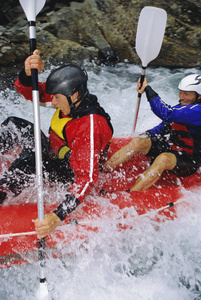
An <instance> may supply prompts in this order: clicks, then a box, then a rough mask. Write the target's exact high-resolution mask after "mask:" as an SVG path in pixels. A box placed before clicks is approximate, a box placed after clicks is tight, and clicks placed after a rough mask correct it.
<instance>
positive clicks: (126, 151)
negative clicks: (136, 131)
mask: <svg viewBox="0 0 201 300" xmlns="http://www.w3.org/2000/svg"><path fill="white" fill-rule="evenodd" d="M150 148H151V140H150V139H149V138H141V137H135V138H134V139H132V140H131V141H130V143H128V144H127V145H126V146H124V147H122V148H121V149H120V150H118V151H117V152H116V153H114V154H113V155H112V157H111V158H110V159H109V160H108V161H107V162H106V163H105V164H104V167H103V170H104V171H105V172H111V171H112V170H113V168H115V167H116V166H118V165H120V164H124V163H126V162H127V161H129V160H130V159H131V158H132V157H133V156H134V155H136V154H137V153H141V154H143V155H146V154H147V153H148V152H149V150H150Z"/></svg>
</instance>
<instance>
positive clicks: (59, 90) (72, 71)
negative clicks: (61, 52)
mask: <svg viewBox="0 0 201 300" xmlns="http://www.w3.org/2000/svg"><path fill="white" fill-rule="evenodd" d="M87 79H88V76H87V73H86V71H85V70H82V69H81V68H80V67H78V66H76V65H74V64H68V65H65V66H62V67H60V68H58V69H56V70H54V71H53V72H52V73H51V74H50V75H49V76H48V78H47V81H46V93H47V94H62V95H64V96H66V97H67V98H68V97H70V96H72V95H73V94H74V93H75V92H77V91H79V90H80V91H81V95H80V96H82V97H83V95H84V94H85V93H86V91H87Z"/></svg>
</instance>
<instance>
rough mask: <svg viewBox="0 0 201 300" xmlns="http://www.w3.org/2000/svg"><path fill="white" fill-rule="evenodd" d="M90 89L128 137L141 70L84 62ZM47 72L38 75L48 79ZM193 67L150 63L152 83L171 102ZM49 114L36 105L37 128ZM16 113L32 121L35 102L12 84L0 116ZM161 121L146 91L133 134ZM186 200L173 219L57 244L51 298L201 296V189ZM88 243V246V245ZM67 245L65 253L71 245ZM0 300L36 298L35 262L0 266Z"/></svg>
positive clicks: (174, 299)
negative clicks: (187, 203) (58, 255)
mask: <svg viewBox="0 0 201 300" xmlns="http://www.w3.org/2000/svg"><path fill="white" fill-rule="evenodd" d="M85 67H86V70H87V71H88V74H89V90H90V92H91V93H93V94H96V95H97V96H98V98H99V102H100V103H101V105H102V106H103V107H104V108H105V109H106V111H107V112H108V113H109V114H110V116H111V119H112V123H113V126H114V130H115V132H114V135H122V134H126V135H131V134H132V128H133V121H134V115H135V106H136V102H137V92H136V83H137V79H138V78H139V76H140V73H141V68H140V67H139V66H136V65H130V64H126V63H125V64H119V65H117V66H115V67H109V66H100V67H98V66H94V65H92V64H86V66H85ZM49 72H50V70H48V71H45V72H44V73H42V74H40V77H39V78H40V79H41V80H45V78H46V77H47V75H48V74H49ZM199 72H200V70H198V69H176V70H169V69H166V68H150V67H148V68H147V71H146V76H147V79H148V82H149V83H150V85H151V86H152V88H153V89H155V90H156V92H158V94H159V95H160V96H161V98H162V99H163V100H164V101H165V102H167V103H168V104H171V105H174V104H176V103H177V102H178V89H177V86H178V83H179V81H180V80H181V79H182V78H183V77H184V76H186V75H188V74H190V73H199ZM52 114H53V112H52V110H51V109H46V108H41V116H42V117H41V127H42V129H43V130H44V132H45V133H47V132H48V128H49V123H50V120H51V116H52ZM11 115H15V116H18V117H22V118H26V119H28V120H30V121H33V110H32V104H31V102H29V101H25V100H24V99H23V98H22V97H21V96H20V95H18V94H17V92H16V91H14V89H12V88H11V89H10V88H7V89H4V90H1V92H0V122H2V121H3V120H4V119H5V118H6V117H8V116H11ZM157 123H159V119H158V118H157V117H155V116H154V115H153V113H152V112H151V110H150V108H149V104H148V103H147V100H146V97H145V96H144V95H143V96H142V99H141V105H140V111H139V115H138V122H137V129H136V134H137V133H141V132H143V131H145V130H146V129H148V128H151V127H152V126H154V125H156V124H157ZM185 197H186V200H187V201H190V202H191V206H189V207H188V209H185V208H184V209H181V211H179V213H178V218H177V219H175V220H174V221H166V222H163V223H160V224H155V223H154V221H150V220H144V222H141V223H140V224H139V226H138V225H136V227H135V228H134V229H132V230H131V229H128V230H125V231H123V232H117V231H116V230H115V228H113V227H112V226H109V225H108V223H106V224H105V226H103V230H101V232H99V233H98V234H92V236H91V239H90V240H89V242H88V244H87V245H85V247H83V245H81V242H80V241H74V242H73V243H72V244H69V245H68V253H69V252H70V253H73V254H72V255H67V250H66V249H65V247H62V245H61V249H60V250H61V252H62V254H63V255H62V258H54V257H52V256H51V255H50V257H49V258H48V259H47V266H46V274H47V283H48V290H49V294H50V295H51V299H54V300H68V299H69V300H198V299H201V217H200V216H201V195H200V191H199V190H198V191H194V192H186V195H185ZM86 248H87V251H86ZM69 250H70V251H69ZM0 278H1V280H0V299H1V300H17V299H20V300H34V299H36V298H35V293H36V290H37V288H38V267H37V264H36V262H35V261H34V260H33V263H31V264H26V265H22V266H17V267H13V268H7V269H2V270H0Z"/></svg>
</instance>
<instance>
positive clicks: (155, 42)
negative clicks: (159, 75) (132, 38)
mask: <svg viewBox="0 0 201 300" xmlns="http://www.w3.org/2000/svg"><path fill="white" fill-rule="evenodd" d="M166 21H167V13H166V11H165V10H164V9H161V8H157V7H152V6H145V7H144V8H143V9H142V10H141V13H140V17H139V21H138V26H137V34H136V52H137V54H138V56H139V57H140V59H141V62H142V66H143V67H147V65H148V63H149V62H150V61H152V60H154V59H155V58H156V57H157V56H158V54H159V52H160V49H161V45H162V42H163V37H164V33H165V27H166Z"/></svg>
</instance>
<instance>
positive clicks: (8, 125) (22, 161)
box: [0, 117, 48, 202]
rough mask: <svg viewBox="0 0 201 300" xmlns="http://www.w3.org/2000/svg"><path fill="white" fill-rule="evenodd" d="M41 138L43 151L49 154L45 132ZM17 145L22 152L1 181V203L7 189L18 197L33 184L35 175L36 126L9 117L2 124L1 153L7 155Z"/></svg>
mask: <svg viewBox="0 0 201 300" xmlns="http://www.w3.org/2000/svg"><path fill="white" fill-rule="evenodd" d="M41 137H42V151H44V152H48V142H47V138H46V136H45V135H44V133H43V132H41ZM15 145H17V146H19V148H20V149H21V152H20V154H19V156H18V157H17V158H16V159H15V160H14V161H13V163H12V164H11V166H10V167H9V168H8V170H7V171H6V172H5V173H4V174H3V176H2V178H1V179H0V187H1V193H0V202H1V198H2V199H3V198H4V197H5V193H6V190H7V189H9V190H10V191H12V192H13V193H14V194H15V195H18V194H19V193H20V192H21V191H22V189H23V188H24V187H25V186H27V185H29V184H30V182H31V181H32V182H33V180H34V179H33V176H32V174H34V173H35V151H34V147H35V142H34V125H33V124H32V123H31V122H29V121H27V120H24V119H21V118H17V117H9V118H8V119H6V120H5V121H4V122H3V123H2V124H1V130H0V153H2V154H4V153H6V152H7V151H9V150H10V149H12V148H14V146H15ZM1 196H2V197H1ZM2 201H3V200H2Z"/></svg>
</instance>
